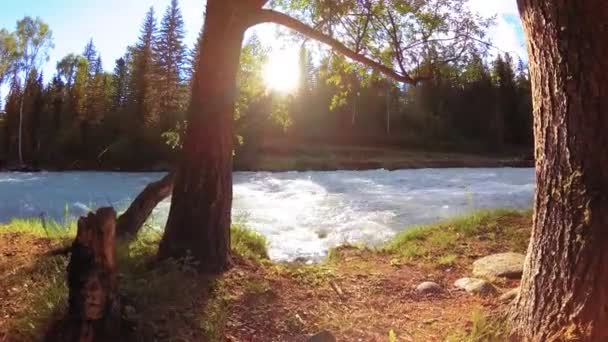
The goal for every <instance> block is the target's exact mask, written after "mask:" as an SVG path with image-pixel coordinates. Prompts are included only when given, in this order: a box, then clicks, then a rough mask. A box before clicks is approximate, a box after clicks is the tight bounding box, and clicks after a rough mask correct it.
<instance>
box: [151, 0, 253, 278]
mask: <svg viewBox="0 0 608 342" xmlns="http://www.w3.org/2000/svg"><path fill="white" fill-rule="evenodd" d="M241 2H242V1H237V0H208V1H207V11H206V17H205V25H204V28H203V37H202V43H201V53H200V56H199V60H198V62H197V63H198V66H197V69H196V70H197V71H196V75H195V76H194V77H195V79H194V82H193V90H192V100H191V103H190V109H189V116H188V118H189V119H188V130H187V134H186V138H185V141H184V146H183V150H182V156H181V160H180V161H179V163H178V166H177V169H176V174H175V183H174V188H173V198H172V201H171V210H170V212H169V219H168V221H167V227H166V230H165V234H164V236H163V239H162V241H161V243H160V247H159V251H158V253H159V257H160V258H161V259H162V258H168V257H174V258H180V257H185V256H191V257H194V259H195V260H197V261H198V262H199V263H200V264H199V267H200V270H201V271H203V272H207V273H219V272H222V271H224V270H226V269H227V268H228V267H229V266H230V256H229V252H230V212H231V206H232V152H233V139H234V136H233V135H234V132H233V130H234V128H233V112H234V102H235V94H236V75H237V71H238V68H239V59H240V53H241V44H242V40H243V35H244V32H245V29H246V24H245V23H244V21H243V17H244V13H243V12H242V10H243V6H242V5H241ZM244 3H245V2H244ZM239 11H240V12H239Z"/></svg>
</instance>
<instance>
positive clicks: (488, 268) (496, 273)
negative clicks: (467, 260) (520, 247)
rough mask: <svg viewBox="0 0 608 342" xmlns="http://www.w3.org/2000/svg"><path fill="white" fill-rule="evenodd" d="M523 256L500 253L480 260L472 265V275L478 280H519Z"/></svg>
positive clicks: (522, 268)
mask: <svg viewBox="0 0 608 342" xmlns="http://www.w3.org/2000/svg"><path fill="white" fill-rule="evenodd" d="M525 258H526V256H525V255H523V254H520V253H500V254H493V255H489V256H487V257H484V258H481V259H479V260H477V261H475V262H474V263H473V274H474V275H475V276H476V277H479V278H487V279H495V278H509V279H519V278H521V275H522V273H523V270H524V259H525Z"/></svg>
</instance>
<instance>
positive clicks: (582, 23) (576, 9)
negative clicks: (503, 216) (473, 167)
mask: <svg viewBox="0 0 608 342" xmlns="http://www.w3.org/2000/svg"><path fill="white" fill-rule="evenodd" d="M518 4H519V9H520V12H521V15H522V19H523V24H524V28H525V30H526V34H527V37H528V51H529V55H530V67H531V76H532V88H533V89H532V90H533V99H534V131H535V140H536V141H535V142H536V178H537V191H536V199H535V216H534V229H533V232H532V241H531V243H530V247H529V250H528V257H527V259H526V265H525V271H524V275H523V279H522V285H521V293H520V296H519V298H518V299H517V302H516V307H515V308H514V317H513V320H514V321H513V327H514V328H515V329H517V332H518V334H519V336H520V337H521V338H522V339H523V340H529V341H550V340H556V339H557V340H561V339H564V340H566V339H576V340H577V341H606V340H608V291H607V290H606V285H607V284H608V58H607V56H608V44H606V37H608V2H606V1H605V0H578V1H546V0H518Z"/></svg>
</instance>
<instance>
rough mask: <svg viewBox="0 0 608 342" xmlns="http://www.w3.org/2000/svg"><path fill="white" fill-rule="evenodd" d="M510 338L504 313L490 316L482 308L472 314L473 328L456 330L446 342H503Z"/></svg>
mask: <svg viewBox="0 0 608 342" xmlns="http://www.w3.org/2000/svg"><path fill="white" fill-rule="evenodd" d="M508 340H509V329H508V325H507V320H506V317H505V316H504V315H501V316H488V315H486V314H484V313H483V312H482V311H480V310H475V311H473V312H472V314H471V328H470V330H469V331H466V332H456V333H453V334H451V335H450V336H448V337H447V338H446V342H503V341H508Z"/></svg>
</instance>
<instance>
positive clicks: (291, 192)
mask: <svg viewBox="0 0 608 342" xmlns="http://www.w3.org/2000/svg"><path fill="white" fill-rule="evenodd" d="M162 175H163V174H162V173H116V172H42V173H0V222H6V221H9V220H10V219H11V218H13V217H40V216H44V217H47V218H52V219H55V220H58V221H63V220H65V218H66V216H69V217H77V216H80V215H83V214H85V213H86V212H87V211H89V210H91V209H94V208H96V207H100V206H107V205H112V206H114V207H116V208H118V209H119V210H120V209H125V208H126V207H127V206H128V205H129V203H130V201H131V200H132V199H133V198H134V196H136V195H137V194H138V192H139V191H140V190H141V189H143V187H144V186H145V185H146V184H147V183H149V182H151V181H154V180H157V179H159V178H161V177H162ZM234 176H235V179H234V204H233V207H234V210H233V219H234V220H235V221H237V222H242V223H245V224H246V225H247V226H248V227H250V228H252V229H254V230H256V231H258V232H260V233H262V234H264V235H265V236H266V237H267V238H268V240H269V242H270V256H271V258H273V259H275V260H293V259H295V258H305V259H311V260H318V259H319V258H321V257H323V256H324V255H325V254H326V253H327V250H328V249H329V248H331V247H333V246H336V245H339V244H342V243H346V242H348V243H365V244H369V245H374V244H378V243H381V242H382V241H385V240H386V239H388V238H390V237H391V236H393V235H394V234H395V233H396V232H399V231H402V230H405V229H407V228H408V227H411V226H413V225H418V224H424V223H432V222H436V221H438V220H441V219H445V218H449V217H453V216H456V215H460V214H466V213H468V212H471V211H474V210H476V209H484V208H505V207H506V208H518V209H526V208H529V207H530V206H531V204H532V195H533V191H534V186H535V185H534V170H533V169H514V168H489V169H467V168H458V169H419V170H399V171H390V172H389V171H385V170H372V171H331V172H318V171H310V172H281V173H268V172H235V174H234ZM168 212H169V201H168V200H166V201H164V202H162V203H161V204H160V205H159V206H158V207H157V208H156V210H155V212H154V215H153V218H152V220H153V224H154V225H155V226H158V227H162V226H163V225H164V222H165V221H166V219H167V214H168Z"/></svg>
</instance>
